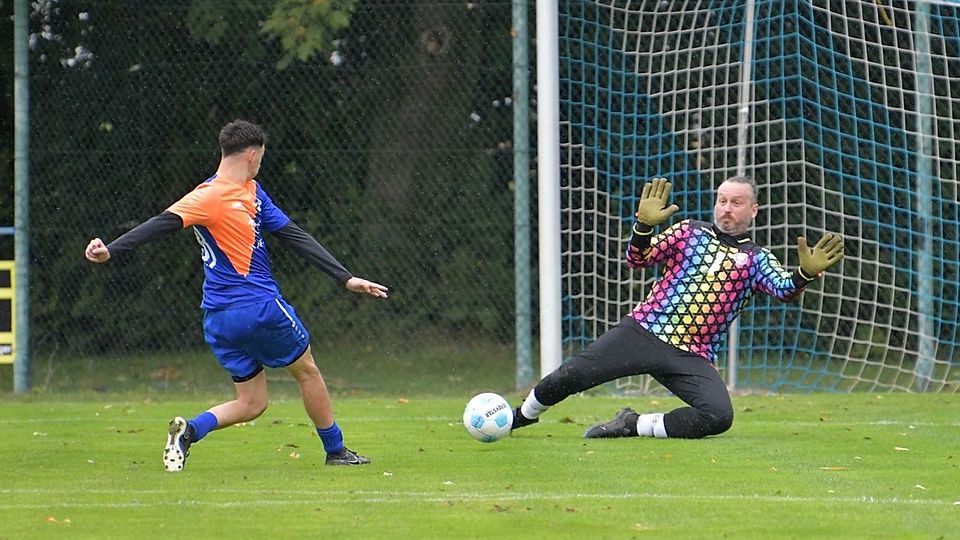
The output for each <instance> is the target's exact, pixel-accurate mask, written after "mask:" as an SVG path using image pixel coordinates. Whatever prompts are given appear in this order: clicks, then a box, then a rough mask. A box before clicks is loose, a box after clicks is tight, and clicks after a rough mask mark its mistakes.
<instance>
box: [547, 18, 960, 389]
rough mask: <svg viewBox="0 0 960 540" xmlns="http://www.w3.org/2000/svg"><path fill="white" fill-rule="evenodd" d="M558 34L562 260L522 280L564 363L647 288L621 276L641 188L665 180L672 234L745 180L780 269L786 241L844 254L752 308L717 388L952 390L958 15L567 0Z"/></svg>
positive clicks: (627, 385)
mask: <svg viewBox="0 0 960 540" xmlns="http://www.w3.org/2000/svg"><path fill="white" fill-rule="evenodd" d="M538 8H539V5H538ZM557 20H558V25H557V26H558V28H557V33H558V51H559V59H558V65H559V74H558V79H557V80H558V81H559V89H558V90H559V111H560V117H559V120H558V122H557V124H556V125H558V126H559V135H560V141H559V148H560V153H559V154H560V167H559V169H560V178H559V182H560V186H559V193H560V201H561V208H560V210H559V217H560V230H561V237H560V244H561V245H560V255H559V257H555V258H552V259H551V260H547V259H545V257H548V258H550V257H553V256H552V255H550V253H549V252H546V253H545V252H544V251H541V253H540V257H541V259H540V264H541V272H543V267H544V266H549V267H551V268H558V269H559V270H560V272H561V292H560V295H561V315H560V317H559V320H560V324H561V329H562V330H561V331H562V343H563V352H562V355H563V357H564V358H565V359H567V358H569V357H571V356H572V355H573V354H575V353H576V352H577V351H579V350H580V349H581V348H582V347H583V346H585V345H586V344H588V343H590V342H591V341H593V340H594V339H595V338H596V337H597V336H599V335H600V334H602V333H603V332H604V331H606V330H607V329H608V328H609V327H611V326H612V325H614V324H616V323H617V321H619V320H620V318H621V317H622V316H623V315H625V314H626V313H627V312H628V311H629V310H630V309H631V308H632V307H633V306H634V305H635V304H636V303H637V302H638V301H640V300H642V299H643V298H644V297H645V295H646V293H647V292H648V290H649V287H650V285H651V283H652V281H653V279H654V278H655V276H656V273H657V269H652V270H646V271H643V272H640V271H637V272H632V271H629V270H628V269H627V268H626V266H625V264H624V263H623V253H624V251H625V250H626V246H627V242H628V241H629V233H630V225H631V222H632V219H633V211H634V209H635V206H636V203H637V200H638V197H639V191H640V188H642V185H643V183H644V182H645V181H646V180H648V179H650V178H653V177H657V176H663V177H667V178H668V179H670V180H671V181H672V182H673V185H674V195H673V198H674V202H676V203H677V204H679V205H680V207H681V212H680V213H678V214H677V215H676V216H675V218H679V217H680V216H682V217H687V218H693V219H701V220H706V221H712V210H713V201H714V191H715V189H716V186H717V185H719V183H720V182H722V181H723V180H724V179H725V178H727V177H729V176H733V175H734V174H737V173H738V172H739V171H741V170H742V171H746V172H747V173H748V174H749V175H751V176H753V177H754V179H755V180H756V182H757V185H758V197H759V202H760V205H761V208H760V212H759V213H758V215H757V219H756V222H755V226H754V228H753V231H752V232H753V237H754V239H755V240H756V241H757V243H758V244H760V245H763V246H765V247H768V248H769V249H771V251H772V252H773V253H774V254H775V255H776V256H777V257H778V258H779V259H780V261H781V262H782V263H783V264H784V265H785V266H786V267H788V268H795V267H796V265H797V263H798V261H797V256H796V238H797V237H798V236H801V235H805V236H807V237H808V238H813V239H816V238H819V236H820V235H822V234H823V233H825V232H827V231H834V232H838V233H840V234H842V235H843V236H844V238H845V245H846V246H847V248H846V258H845V259H844V261H843V263H842V264H841V265H839V266H838V267H835V268H832V269H830V270H829V271H828V272H827V273H826V275H825V276H824V278H823V279H822V280H820V281H819V282H817V283H815V284H813V285H812V286H811V287H810V288H809V289H808V290H807V291H806V292H805V293H804V294H803V296H802V298H801V300H800V301H799V302H797V303H790V304H783V303H780V302H778V301H776V300H773V299H770V298H768V297H766V296H763V295H758V296H756V297H755V298H754V300H753V302H752V303H751V305H749V306H748V307H747V309H745V311H744V312H743V314H742V315H741V318H740V321H739V325H738V326H739V329H738V333H737V335H736V336H735V338H734V339H733V340H732V342H733V348H734V351H735V353H736V358H737V362H736V365H735V366H732V365H731V362H730V360H731V359H732V358H733V356H731V355H727V356H725V357H722V358H721V359H719V360H718V365H719V367H720V368H721V369H722V370H723V371H724V372H725V375H727V377H728V380H731V381H735V382H736V385H737V386H738V387H745V388H751V389H767V390H774V391H780V390H786V391H798V390H842V391H849V390H930V391H957V389H958V388H960V341H958V322H960V291H958V289H960V285H958V283H960V278H958V276H957V261H958V259H960V234H958V228H960V219H958V210H957V207H958V204H957V201H958V197H957V194H958V176H960V175H958V173H960V164H958V161H957V159H958V157H957V156H960V83H957V81H958V80H960V62H958V61H957V58H960V5H958V4H957V3H951V2H930V3H925V2H911V3H899V2H898V3H890V2H875V1H873V0H792V1H791V0H788V1H786V2H782V1H777V2H775V1H762V0H718V1H715V2H703V1H694V0H688V1H680V2H637V1H626V0H615V1H613V2H599V1H585V0H580V1H570V2H561V3H559V13H558V15H557ZM748 21H749V23H748ZM539 25H540V22H539V15H538V32H539V31H540V30H542V28H541V27H540V26H539ZM750 34H752V37H751V36H750ZM745 62H746V63H748V64H749V69H745V65H744V64H745ZM747 92H749V93H750V94H749V95H747ZM539 99H542V96H539V95H538V100H539ZM539 106H541V103H540V102H539V101H538V107H539ZM538 120H539V121H541V122H542V121H544V118H543V117H541V118H539V119H538ZM541 129H543V128H542V126H541ZM542 165H543V164H542V163H541V166H542ZM541 220H542V217H541ZM542 226H543V222H542V221H541V227H542ZM541 232H543V229H542V228H541ZM545 316H551V315H549V314H547V313H545V312H543V311H541V318H543V317H545ZM541 324H543V322H542V321H541ZM731 367H735V371H733V373H730V369H731ZM616 388H617V389H618V390H621V391H625V392H632V391H639V392H642V391H647V390H652V389H653V387H651V384H650V381H649V380H648V379H646V378H642V377H641V378H634V379H630V380H621V381H618V383H616Z"/></svg>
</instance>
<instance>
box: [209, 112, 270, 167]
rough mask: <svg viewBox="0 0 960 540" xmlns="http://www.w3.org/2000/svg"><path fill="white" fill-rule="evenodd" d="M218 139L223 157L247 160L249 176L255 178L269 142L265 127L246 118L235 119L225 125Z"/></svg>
mask: <svg viewBox="0 0 960 540" xmlns="http://www.w3.org/2000/svg"><path fill="white" fill-rule="evenodd" d="M218 139H219V142H220V154H221V158H222V159H224V160H226V159H231V160H243V161H245V163H246V167H247V172H248V173H249V178H255V177H256V176H257V173H258V172H260V163H261V162H262V161H263V154H264V151H265V147H266V144H267V134H266V133H264V131H263V128H261V127H260V126H258V125H257V124H254V123H252V122H247V121H246V120H234V121H233V122H228V123H227V125H225V126H223V129H221V130H220V137H219V138H218Z"/></svg>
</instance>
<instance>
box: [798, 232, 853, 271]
mask: <svg viewBox="0 0 960 540" xmlns="http://www.w3.org/2000/svg"><path fill="white" fill-rule="evenodd" d="M797 251H799V252H800V273H801V275H803V277H805V278H807V279H813V278H815V277H817V276H819V275H820V274H821V273H823V271H824V270H826V269H827V268H830V267H831V266H833V265H835V264H837V263H838V262H840V259H842V258H843V238H841V237H840V235H839V234H834V233H827V234H825V235H823V237H822V238H820V241H819V242H817V245H815V246H813V249H810V248H808V247H807V239H806V238H804V237H802V236H799V237H797Z"/></svg>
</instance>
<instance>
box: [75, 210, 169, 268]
mask: <svg viewBox="0 0 960 540" xmlns="http://www.w3.org/2000/svg"><path fill="white" fill-rule="evenodd" d="M182 228H183V219H182V218H181V217H180V216H178V215H176V214H174V213H173V212H169V211H164V212H162V213H160V214H158V215H156V216H153V217H152V218H150V219H148V220H147V221H145V222H143V223H141V224H140V225H137V226H136V227H134V228H133V229H130V230H129V231H127V232H126V233H125V234H123V235H122V236H121V237H120V238H117V239H116V240H114V241H113V242H110V243H109V244H107V245H104V243H103V240H101V239H99V238H94V239H93V240H91V241H90V243H89V244H87V249H86V250H85V251H84V256H85V257H86V258H87V260H88V261H90V262H96V263H102V262H107V261H108V260H110V257H114V256H117V255H122V254H124V253H127V252H129V251H131V250H133V249H135V248H137V247H139V246H142V245H143V244H146V243H149V242H152V241H154V240H156V239H157V238H160V237H161V236H164V235H166V234H169V233H171V232H174V231H179V230H180V229H182Z"/></svg>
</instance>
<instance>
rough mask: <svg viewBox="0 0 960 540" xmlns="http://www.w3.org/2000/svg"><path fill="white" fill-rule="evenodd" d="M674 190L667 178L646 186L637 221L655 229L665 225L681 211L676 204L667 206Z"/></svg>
mask: <svg viewBox="0 0 960 540" xmlns="http://www.w3.org/2000/svg"><path fill="white" fill-rule="evenodd" d="M672 188H673V186H672V185H671V184H670V182H667V179H666V178H654V179H653V181H651V182H649V183H647V184H644V186H643V192H642V193H641V194H640V203H639V204H638V205H637V213H636V216H637V221H639V222H640V223H643V224H644V225H649V226H651V227H653V226H654V225H659V224H661V223H663V222H664V221H666V220H667V219H668V218H669V217H670V216H672V215H673V213H674V212H676V211H677V210H680V207H679V206H677V205H675V204H673V205H670V206H669V207H668V206H667V203H668V202H670V190H671V189H672Z"/></svg>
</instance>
